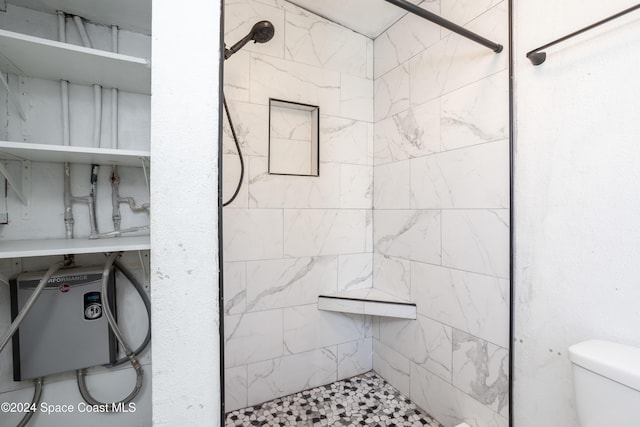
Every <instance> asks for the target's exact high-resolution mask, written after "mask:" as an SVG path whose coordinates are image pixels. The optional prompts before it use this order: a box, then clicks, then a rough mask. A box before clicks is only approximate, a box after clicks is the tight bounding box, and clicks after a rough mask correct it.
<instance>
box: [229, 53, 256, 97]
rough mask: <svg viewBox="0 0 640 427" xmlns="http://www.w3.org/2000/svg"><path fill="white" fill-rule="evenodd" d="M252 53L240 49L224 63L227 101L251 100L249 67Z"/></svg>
mask: <svg viewBox="0 0 640 427" xmlns="http://www.w3.org/2000/svg"><path fill="white" fill-rule="evenodd" d="M250 55H251V54H250V53H249V52H244V51H240V52H237V53H236V54H235V55H233V59H232V60H231V59H229V60H228V61H225V63H224V96H225V97H226V98H227V102H229V101H230V100H231V101H244V102H249V86H250V83H249V82H250V78H249V77H250V76H249V73H248V72H247V70H248V69H249V61H250Z"/></svg>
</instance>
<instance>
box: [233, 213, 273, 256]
mask: <svg viewBox="0 0 640 427" xmlns="http://www.w3.org/2000/svg"><path fill="white" fill-rule="evenodd" d="M223 225H224V232H223V241H224V259H225V261H243V260H256V259H272V258H281V257H282V245H283V243H282V211H281V210H275V209H225V210H224V212H223Z"/></svg>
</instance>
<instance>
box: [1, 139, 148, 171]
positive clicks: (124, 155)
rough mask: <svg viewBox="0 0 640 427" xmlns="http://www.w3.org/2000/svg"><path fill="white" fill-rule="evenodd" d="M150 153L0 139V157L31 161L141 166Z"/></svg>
mask: <svg viewBox="0 0 640 427" xmlns="http://www.w3.org/2000/svg"><path fill="white" fill-rule="evenodd" d="M150 156H151V153H149V152H148V151H136V150H119V149H118V150H114V149H111V148H93V147H69V146H62V145H49V144H31V143H27V142H11V141H0V159H8V160H31V161H32V162H53V163H56V162H60V163H62V162H70V163H85V164H99V165H117V166H134V167H136V166H141V165H142V162H143V161H145V160H147V161H148V160H149V158H150Z"/></svg>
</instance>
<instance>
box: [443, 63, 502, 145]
mask: <svg viewBox="0 0 640 427" xmlns="http://www.w3.org/2000/svg"><path fill="white" fill-rule="evenodd" d="M508 79H509V75H508V72H507V71H502V72H499V73H497V74H494V75H493V76H491V77H488V78H486V79H482V80H480V81H478V82H476V83H473V84H471V85H469V86H465V87H463V88H461V89H458V90H456V91H454V92H451V93H449V94H447V95H445V96H443V97H442V99H441V104H442V117H441V124H440V126H441V132H442V138H441V139H442V149H443V150H452V149H455V148H460V147H466V146H468V145H474V144H480V143H483V142H489V141H496V140H500V139H507V138H508V137H509V85H508Z"/></svg>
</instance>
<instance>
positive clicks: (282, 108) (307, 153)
mask: <svg viewBox="0 0 640 427" xmlns="http://www.w3.org/2000/svg"><path fill="white" fill-rule="evenodd" d="M319 117H320V108H319V107H317V106H315V105H307V104H300V103H297V102H290V101H282V100H279V99H273V98H270V99H269V173H270V174H272V175H298V176H319V175H320V167H319V166H320V158H319V156H318V151H319V150H318V145H319V140H320V138H319V128H320V127H319Z"/></svg>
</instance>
